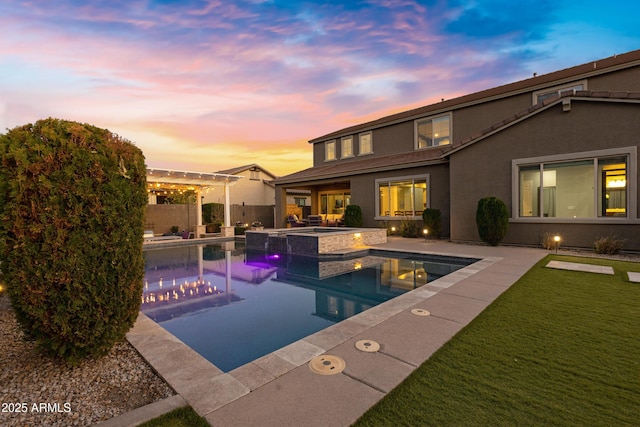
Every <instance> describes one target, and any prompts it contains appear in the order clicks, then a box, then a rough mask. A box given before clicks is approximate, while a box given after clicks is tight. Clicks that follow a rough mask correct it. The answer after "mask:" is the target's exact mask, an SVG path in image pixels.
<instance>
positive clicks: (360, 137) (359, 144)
mask: <svg viewBox="0 0 640 427" xmlns="http://www.w3.org/2000/svg"><path fill="white" fill-rule="evenodd" d="M365 135H369V151H362V137H363V136H365ZM370 154H373V132H371V131H367V132H362V133H359V134H358V156H368V155H370Z"/></svg>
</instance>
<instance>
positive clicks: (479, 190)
mask: <svg viewBox="0 0 640 427" xmlns="http://www.w3.org/2000/svg"><path fill="white" fill-rule="evenodd" d="M639 114H640V107H639V106H638V104H632V103H629V104H624V103H612V102H606V101H605V102H602V101H579V100H573V101H572V102H571V109H570V111H569V112H563V108H562V105H561V104H558V105H556V106H553V107H551V108H550V109H548V110H545V111H543V112H540V113H538V114H536V115H534V116H532V117H530V118H528V119H527V120H524V121H523V122H520V123H517V124H515V125H513V126H511V127H509V128H507V129H504V130H502V131H500V132H498V133H496V134H495V135H493V136H490V137H487V138H485V139H483V140H480V141H479V142H477V143H475V144H474V145H472V146H469V147H467V148H465V149H463V150H460V151H458V152H456V153H454V154H452V155H451V156H450V170H451V238H452V240H456V241H479V240H480V239H479V236H478V233H477V229H476V224H475V212H476V208H477V203H478V200H479V199H480V198H482V197H487V196H495V197H499V198H500V199H502V200H503V201H504V202H505V203H506V204H507V206H508V208H509V212H510V217H511V218H512V221H511V223H510V224H509V231H508V233H507V236H506V238H505V240H504V242H505V243H518V244H527V245H538V244H540V242H541V241H542V236H543V234H544V233H545V232H552V233H561V234H563V240H564V241H565V243H566V244H567V245H569V246H577V247H591V246H592V245H593V241H594V239H595V238H596V237H599V236H606V235H608V234H609V233H611V232H615V233H616V234H618V235H619V236H621V237H622V236H624V237H625V238H627V244H626V245H625V248H627V249H636V250H638V249H640V224H633V223H632V222H633V221H627V224H622V222H624V221H607V219H602V220H594V221H591V223H579V221H577V222H576V223H572V224H571V223H568V222H567V221H564V222H563V221H557V220H556V221H555V222H554V220H553V219H551V218H542V219H540V220H539V221H538V222H539V223H532V222H522V221H520V222H518V220H517V218H515V219H514V213H513V212H511V211H512V186H513V185H517V184H512V163H511V160H512V159H519V158H529V157H543V156H550V155H558V154H566V153H582V152H588V151H593V150H605V149H611V148H615V147H629V146H640V120H639V117H640V116H639ZM634 185H635V188H636V196H638V194H637V193H638V191H639V190H640V189H639V188H638V187H639V186H638V184H637V183H635V184H634ZM636 200H640V199H638V198H636ZM515 216H517V213H515ZM632 220H633V219H632Z"/></svg>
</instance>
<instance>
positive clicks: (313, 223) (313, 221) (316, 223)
mask: <svg viewBox="0 0 640 427" xmlns="http://www.w3.org/2000/svg"><path fill="white" fill-rule="evenodd" d="M307 224H308V225H309V226H310V227H320V225H322V217H321V216H320V215H309V216H308V217H307Z"/></svg>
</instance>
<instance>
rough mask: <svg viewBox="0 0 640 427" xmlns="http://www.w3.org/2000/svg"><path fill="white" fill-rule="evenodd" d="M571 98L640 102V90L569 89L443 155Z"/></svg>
mask: <svg viewBox="0 0 640 427" xmlns="http://www.w3.org/2000/svg"><path fill="white" fill-rule="evenodd" d="M570 99H583V100H598V99H608V100H611V101H619V102H624V101H628V102H638V103H640V92H620V91H615V92H613V91H602V90H600V91H592V90H576V91H574V90H567V91H564V92H562V93H560V94H559V95H554V96H551V97H549V98H547V99H545V100H544V101H543V102H539V103H537V104H535V105H532V106H531V107H529V108H527V109H526V110H522V111H520V112H518V113H516V114H514V115H513V116H511V117H507V118H506V119H504V120H502V121H500V122H498V123H494V124H493V125H492V126H489V127H487V128H485V129H483V130H482V131H480V132H479V133H477V134H475V135H471V136H469V137H467V138H465V139H463V140H461V141H457V142H454V143H453V144H452V145H451V146H449V147H448V149H447V150H446V152H445V153H443V157H447V156H449V155H450V154H453V153H454V152H456V151H459V150H461V149H463V148H465V147H467V146H469V145H471V144H474V143H476V142H478V141H479V140H481V139H484V138H486V137H487V136H489V135H492V134H494V133H497V132H500V131H501V130H503V129H505V128H507V127H509V126H511V125H513V124H515V123H517V122H520V121H522V120H526V119H528V118H529V117H530V116H533V115H534V114H537V113H539V112H540V111H543V110H546V109H548V108H550V107H551V106H553V105H556V104H559V103H561V102H563V101H564V100H570Z"/></svg>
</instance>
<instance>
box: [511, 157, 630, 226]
mask: <svg viewBox="0 0 640 427" xmlns="http://www.w3.org/2000/svg"><path fill="white" fill-rule="evenodd" d="M616 151H617V153H616ZM621 151H626V153H622V152H621ZM635 151H636V148H635V147H630V148H627V149H612V150H601V151H598V152H592V153H585V156H580V155H579V154H578V155H562V156H550V157H547V158H538V159H521V160H514V161H513V165H514V174H515V175H516V180H517V181H516V183H517V192H516V196H517V197H516V198H517V208H516V206H514V208H515V209H514V212H517V216H518V217H520V218H536V217H537V218H564V219H596V218H610V217H623V218H630V217H631V212H629V211H628V209H627V207H628V206H631V204H630V198H631V197H632V194H633V192H635V191H636V190H635V189H634V188H629V185H630V183H632V182H634V181H633V179H631V178H630V176H631V175H630V174H631V173H632V171H633V175H634V176H635V159H636V154H635ZM571 156H574V158H571ZM529 160H536V162H535V163H534V162H531V161H529Z"/></svg>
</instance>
